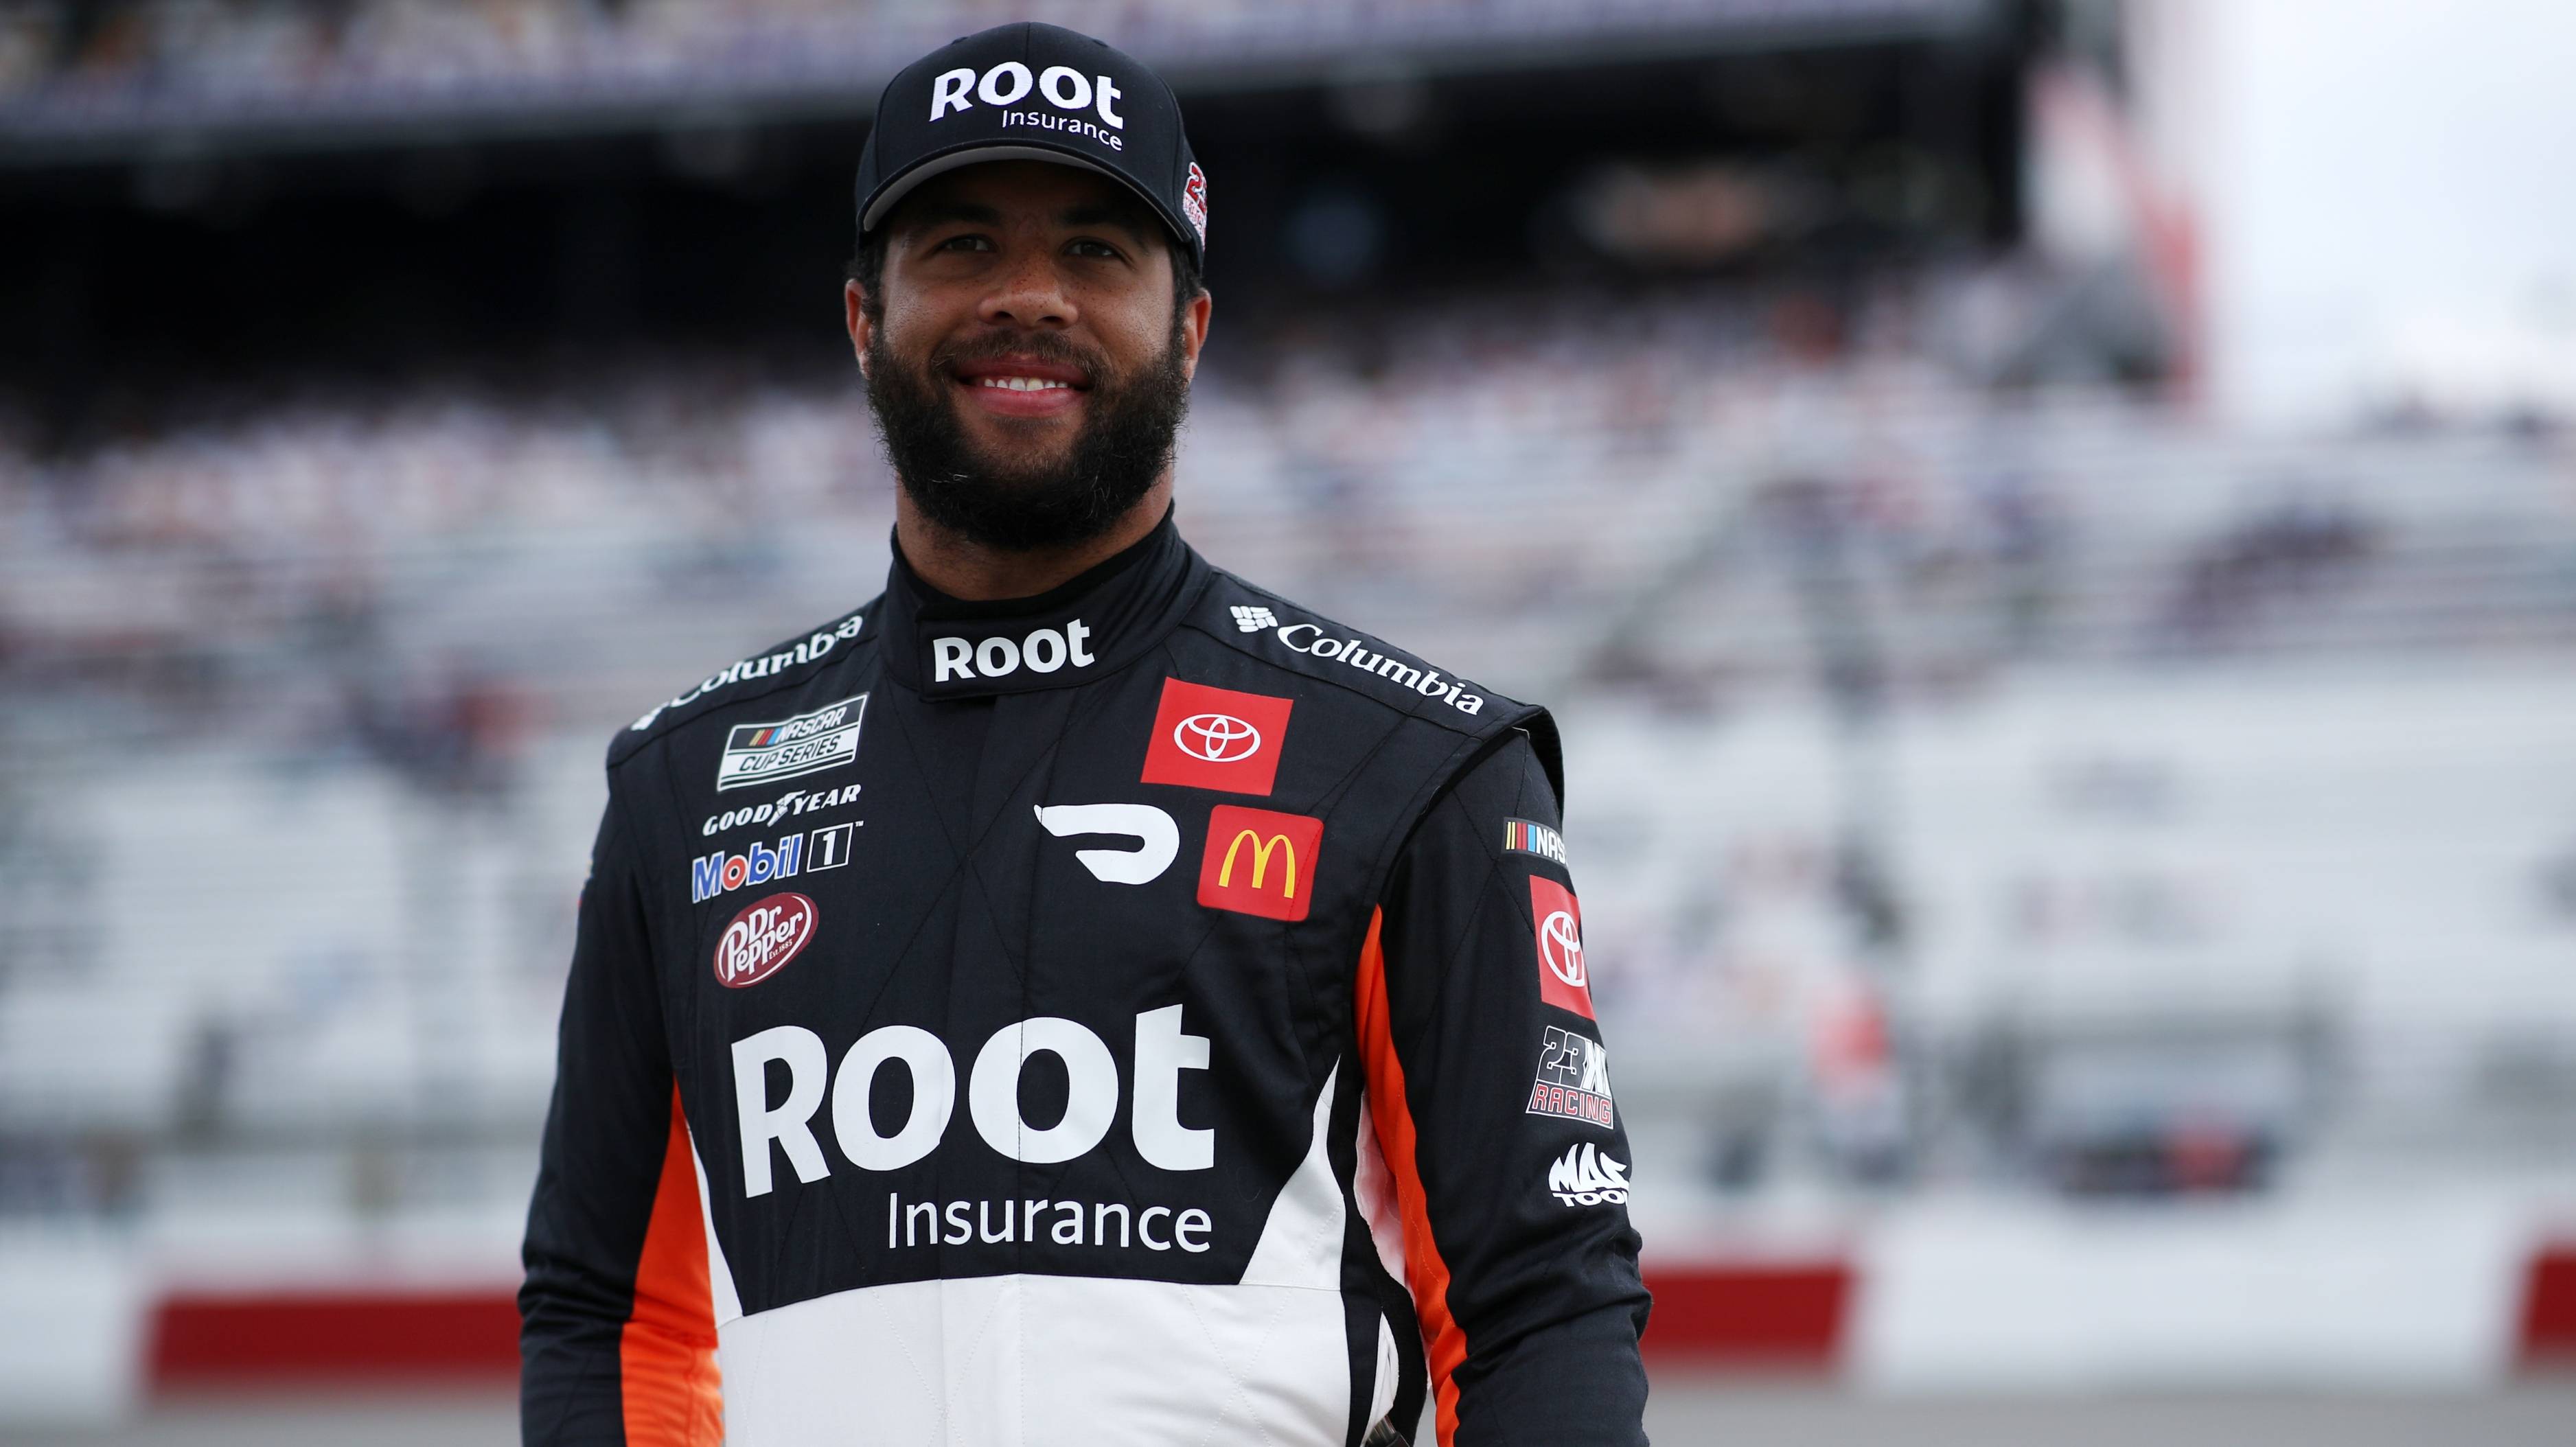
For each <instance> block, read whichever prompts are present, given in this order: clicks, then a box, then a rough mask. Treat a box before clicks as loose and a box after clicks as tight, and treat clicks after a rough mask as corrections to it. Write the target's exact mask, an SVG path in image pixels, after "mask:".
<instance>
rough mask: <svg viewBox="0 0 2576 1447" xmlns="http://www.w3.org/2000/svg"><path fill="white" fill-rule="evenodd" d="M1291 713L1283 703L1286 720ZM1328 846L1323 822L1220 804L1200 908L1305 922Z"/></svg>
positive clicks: (1211, 817) (1212, 816)
mask: <svg viewBox="0 0 2576 1447" xmlns="http://www.w3.org/2000/svg"><path fill="white" fill-rule="evenodd" d="M1241 696H1242V695H1240V694H1238V695H1236V697H1241ZM1287 711H1288V710H1287V708H1286V701H1285V700H1282V701H1281V708H1280V714H1281V716H1282V717H1285V716H1286V714H1287ZM1323 843H1324V821H1323V820H1321V819H1312V818H1308V817H1307V816H1306V815H1303V814H1277V813H1273V812H1271V811H1270V810H1268V809H1246V808H1242V807H1240V806H1237V805H1234V804H1219V805H1217V806H1216V808H1214V809H1213V810H1210V811H1209V813H1208V833H1207V852H1206V853H1205V854H1203V855H1202V856H1201V857H1200V859H1199V903H1201V904H1203V905H1206V906H1207V907H1208V908H1210V909H1230V910H1233V911H1234V912H1235V913H1237V914H1257V915H1259V916H1261V917H1262V918H1264V919H1284V920H1301V919H1304V918H1305V917H1306V911H1307V910H1308V909H1310V908H1312V907H1313V906H1314V903H1315V855H1316V853H1317V851H1318V850H1320V849H1321V848H1322V847H1323Z"/></svg>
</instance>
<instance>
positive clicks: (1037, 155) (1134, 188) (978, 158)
mask: <svg viewBox="0 0 2576 1447" xmlns="http://www.w3.org/2000/svg"><path fill="white" fill-rule="evenodd" d="M986 161H1045V162H1047V163H1048V164H1050V165H1056V166H1071V167H1073V168H1075V169H1076V170H1081V171H1089V172H1091V173H1092V174H1094V175H1098V176H1106V177H1108V178H1109V179H1110V180H1112V181H1115V182H1117V183H1118V184H1119V185H1121V186H1124V187H1126V188H1127V189H1128V191H1130V192H1131V193H1133V194H1134V195H1135V197H1136V199H1137V200H1139V201H1142V202H1144V203H1145V209H1146V210H1148V211H1150V212H1152V213H1153V214H1154V217H1155V219H1156V220H1159V221H1161V222H1162V223H1163V229H1164V230H1166V231H1170V232H1171V233H1172V239H1173V240H1174V241H1175V242H1176V243H1178V244H1179V245H1180V246H1181V248H1182V249H1183V250H1193V243H1192V242H1191V240H1190V239H1189V238H1188V237H1187V236H1184V235H1182V234H1181V232H1180V228H1179V227H1178V226H1176V225H1174V224H1173V221H1172V218H1171V217H1169V216H1166V215H1164V214H1163V208H1162V207H1161V206H1159V205H1157V204H1155V201H1154V198H1153V197H1152V196H1150V195H1148V194H1146V191H1145V188H1144V187H1142V186H1139V185H1137V184H1136V183H1135V182H1134V181H1131V180H1129V179H1128V178H1127V177H1125V176H1122V175H1120V174H1119V173H1117V172H1116V171H1113V170H1111V169H1109V168H1108V167H1107V166H1103V165H1101V164H1100V163H1099V162H1097V161H1094V160H1092V159H1091V158H1089V157H1088V156H1084V155H1082V154H1081V153H1080V152H1077V151H1070V150H1058V149H1057V148H1055V147H1053V146H1046V145H1030V144H1028V143H1026V142H1013V143H1012V144H1009V145H991V146H966V147H963V148H961V149H958V150H954V151H949V152H946V153H944V154H941V155H936V156H932V157H929V158H928V159H926V160H923V161H921V162H920V163H918V164H916V165H915V166H914V167H913V168H912V169H911V170H909V171H906V172H904V173H903V174H902V175H900V176H897V177H895V178H894V179H893V180H891V181H888V182H887V183H886V184H885V186H884V188H883V189H881V190H879V191H878V192H877V196H876V199H875V200H873V201H871V202H869V203H868V209H867V210H865V211H863V212H861V213H859V230H861V231H874V230H875V229H876V227H877V223H878V222H880V221H883V220H884V219H885V218H886V213H888V212H890V211H892V210H894V208H895V205H896V203H897V202H900V201H901V200H903V198H904V197H906V196H909V195H911V194H912V192H913V190H914V188H916V187H918V186H920V185H921V183H922V182H924V181H927V180H929V179H931V178H932V177H934V176H938V175H941V174H943V173H945V172H949V171H954V170H957V169H959V168H961V167H965V166H980V165H982V164H984V163H985V162H986Z"/></svg>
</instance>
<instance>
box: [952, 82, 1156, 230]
mask: <svg viewBox="0 0 2576 1447" xmlns="http://www.w3.org/2000/svg"><path fill="white" fill-rule="evenodd" d="M1031 91H1035V92H1036V93H1037V96H1038V98H1039V99H1041V100H1043V101H1045V102H1046V103H1047V104H1048V105H1050V106H1052V107H1054V108H1055V109H1056V110H1057V111H1059V112H1062V114H1058V115H1049V114H1047V113H1046V112H1045V111H1039V110H1010V109H1007V107H1010V106H1015V105H1018V104H1019V103H1020V102H1021V101H1023V100H1026V99H1028V97H1029V93H1030V92H1031ZM1126 94H1127V93H1126V92H1125V91H1122V90H1120V89H1119V88H1118V87H1117V86H1116V85H1115V84H1113V83H1111V81H1110V79H1109V77H1107V76H1105V75H1089V76H1087V75H1084V74H1083V73H1082V72H1081V71H1078V70H1075V69H1074V68H1073V67H1072V66H1069V65H1050V66H1048V67H1047V68H1046V69H1044V70H1042V71H1038V72H1037V73H1035V74H1034V75H1032V74H1031V73H1030V71H1029V68H1028V67H1027V66H1025V65H1022V64H1021V63H1020V62H1018V61H1016V60H1006V61H1003V62H1002V63H1001V64H1000V65H997V66H994V67H993V68H992V69H991V70H988V71H984V72H982V73H981V74H978V73H977V72H976V70H975V68H974V67H972V66H960V67H958V68H957V69H955V70H949V71H942V72H940V74H939V76H938V77H937V78H936V79H934V80H932V81H931V82H930V119H931V120H932V121H933V122H937V121H939V120H941V119H942V118H944V117H946V116H949V115H951V114H954V113H956V112H959V111H971V110H973V109H974V108H975V102H976V101H982V102H983V103H984V104H986V105H989V106H1002V107H1005V109H1004V110H1003V112H1002V127H1001V128H1002V129H1003V130H1012V129H1017V128H1026V129H1029V130H1040V131H1060V132H1063V133H1065V134H1067V135H1075V136H1081V137H1082V138H1084V139H1085V140H1090V141H1097V142H1099V143H1100V144H1101V145H1104V146H1107V147H1108V148H1109V149H1111V150H1113V151H1123V150H1125V149H1127V138H1126V137H1125V136H1123V135H1120V134H1118V132H1121V131H1124V130H1126V129H1127V118H1126V117H1125V116H1122V115H1120V114H1118V102H1119V101H1120V100H1121V99H1123V98H1125V96H1126ZM970 96H971V97H973V99H971V100H970V99H968V97H970ZM1086 111H1088V112H1090V113H1091V115H1097V116H1098V117H1100V120H1099V122H1098V124H1094V123H1093V122H1092V121H1091V119H1090V118H1089V116H1086V115H1085V114H1083V113H1084V112H1086ZM1104 127H1105V128H1106V129H1104ZM1190 169H1191V170H1192V171H1193V172H1195V171H1197V169H1198V168H1197V167H1196V166H1193V167H1191V168H1190ZM1201 210H1202V212H1204V210H1205V203H1204V202H1203V203H1201ZM1193 219H1194V220H1195V219H1196V218H1193ZM1200 231H1201V235H1200V237H1199V239H1200V240H1201V241H1205V240H1206V239H1207V237H1206V235H1205V231H1206V226H1205V223H1204V222H1201V223H1200Z"/></svg>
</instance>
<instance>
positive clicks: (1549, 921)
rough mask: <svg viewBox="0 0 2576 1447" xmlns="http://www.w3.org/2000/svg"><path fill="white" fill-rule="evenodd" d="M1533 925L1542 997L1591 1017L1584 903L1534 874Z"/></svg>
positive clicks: (1532, 895)
mask: <svg viewBox="0 0 2576 1447" xmlns="http://www.w3.org/2000/svg"><path fill="white" fill-rule="evenodd" d="M1529 886H1530V928H1531V929H1533V930H1535V931H1536V932H1537V936H1538V997H1539V998H1540V999H1542V1000H1545V1001H1546V1002H1547V1003H1549V1004H1551V1005H1554V1006H1557V1007H1558V1008H1560V1009H1565V1010H1572V1011H1573V1012H1574V1013H1575V1014H1577V1015H1580V1016H1582V1017H1583V1018H1584V1019H1586V1020H1589V1019H1592V1018H1593V1014H1592V973H1591V971H1589V970H1587V969H1586V968H1584V964H1583V906H1582V905H1580V904H1577V903H1576V902H1575V899H1574V891H1573V890H1570V889H1568V888H1566V887H1565V886H1564V885H1562V884H1559V883H1557V882H1556V881H1555V880H1553V879H1540V878H1538V877H1537V876H1536V875H1532V876H1531V877H1530V882H1529Z"/></svg>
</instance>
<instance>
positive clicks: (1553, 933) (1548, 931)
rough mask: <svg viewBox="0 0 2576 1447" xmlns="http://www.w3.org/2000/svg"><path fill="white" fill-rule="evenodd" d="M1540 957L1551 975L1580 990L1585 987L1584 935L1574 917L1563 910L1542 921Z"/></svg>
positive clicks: (1539, 931) (1539, 944)
mask: <svg viewBox="0 0 2576 1447" xmlns="http://www.w3.org/2000/svg"><path fill="white" fill-rule="evenodd" d="M1538 957H1539V959H1540V960H1542V961H1544V962H1545V963H1546V965H1547V968H1548V972H1549V973H1550V974H1553V975H1554V976H1556V977H1557V978H1558V979H1560V980H1563V981H1564V982H1566V983H1567V984H1569V985H1572V986H1573V987H1574V988H1576V989H1578V990H1580V989H1582V988H1583V987H1584V975H1583V936H1582V935H1581V934H1580V933H1578V932H1577V931H1576V929H1575V927H1574V916H1572V915H1570V914H1567V913H1566V912H1565V911H1564V910H1561V909H1560V910H1558V911H1557V912H1556V913H1554V914H1551V915H1549V916H1548V917H1547V918H1546V919H1544V920H1542V921H1540V922H1539V927H1538Z"/></svg>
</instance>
